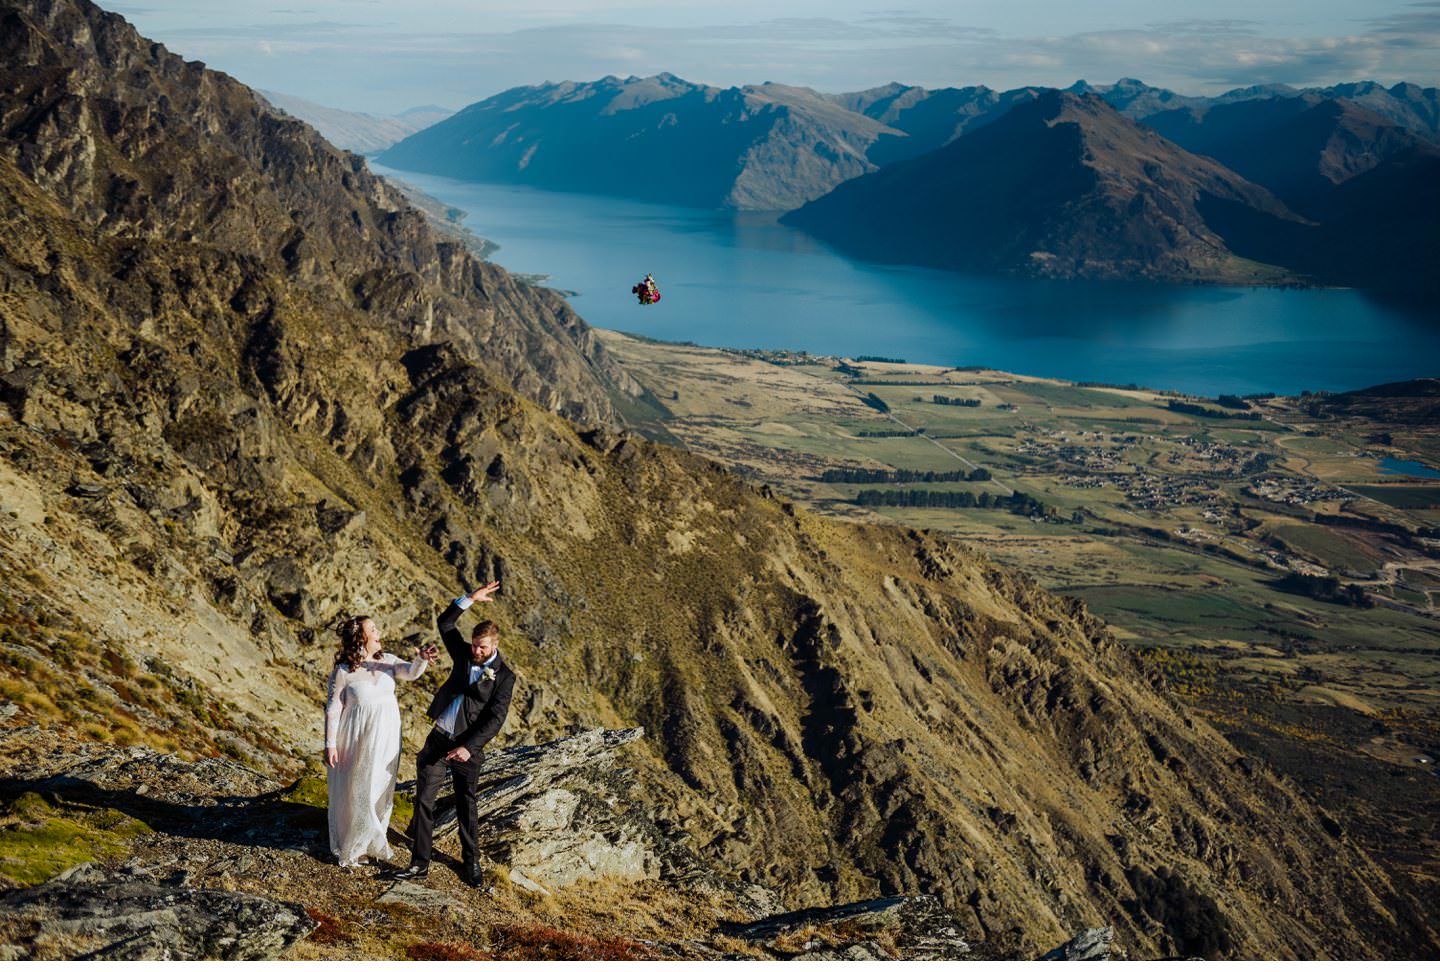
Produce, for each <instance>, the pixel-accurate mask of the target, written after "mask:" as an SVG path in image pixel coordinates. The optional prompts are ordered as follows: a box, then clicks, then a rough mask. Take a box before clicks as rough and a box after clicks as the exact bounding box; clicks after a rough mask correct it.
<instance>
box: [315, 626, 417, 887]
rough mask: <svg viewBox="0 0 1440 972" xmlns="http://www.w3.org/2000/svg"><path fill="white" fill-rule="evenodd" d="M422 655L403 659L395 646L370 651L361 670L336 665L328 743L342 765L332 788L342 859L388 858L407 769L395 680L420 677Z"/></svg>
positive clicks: (333, 825)
mask: <svg viewBox="0 0 1440 972" xmlns="http://www.w3.org/2000/svg"><path fill="white" fill-rule="evenodd" d="M425 666H426V662H425V659H423V658H417V659H415V661H413V662H402V661H401V660H400V659H398V658H396V657H395V656H394V655H391V654H388V653H386V654H383V655H381V656H380V657H379V658H372V659H367V660H366V661H364V662H363V663H361V665H360V667H359V668H357V669H355V671H353V672H352V671H350V670H349V668H347V667H346V666H344V665H336V666H335V670H334V671H333V672H331V673H330V690H329V695H328V696H327V701H326V703H325V748H326V749H331V748H333V749H335V750H336V751H337V755H338V762H337V765H335V766H332V767H329V768H328V771H327V773H326V776H327V780H328V782H329V790H330V801H329V802H330V850H331V851H332V852H333V853H334V854H335V858H336V860H338V861H339V862H340V866H341V867H354V866H355V865H356V864H358V863H359V862H360V858H362V857H368V858H370V859H371V860H372V861H388V860H389V859H390V857H391V854H392V852H391V850H390V843H389V841H387V840H386V839H385V835H386V831H388V830H389V828H390V811H391V809H392V807H393V806H394V802H395V779H396V774H397V773H398V772H399V769H400V706H399V704H398V703H397V702H396V701H395V681H396V679H401V680H403V681H412V680H414V679H417V678H419V677H420V676H421V675H422V674H423V673H424V671H425Z"/></svg>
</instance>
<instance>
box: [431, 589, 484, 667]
mask: <svg viewBox="0 0 1440 972" xmlns="http://www.w3.org/2000/svg"><path fill="white" fill-rule="evenodd" d="M498 590H500V582H499V581H493V582H491V583H489V584H482V585H480V586H479V587H477V588H475V590H473V591H471V592H470V593H469V594H461V595H460V596H459V597H457V598H456V599H455V600H453V601H451V602H450V606H449V607H447V608H446V609H445V610H444V612H442V613H441V615H440V617H439V619H438V620H436V622H435V627H436V628H438V629H439V630H440V640H441V641H443V642H445V650H446V651H448V652H450V658H451V659H452V660H453V661H454V662H455V664H456V665H457V666H460V665H468V664H469V663H470V645H469V644H468V643H467V642H466V641H465V639H464V638H462V637H460V632H459V631H457V630H456V629H455V622H456V621H459V620H460V615H462V614H464V613H465V611H466V609H467V608H469V607H470V605H472V604H474V603H475V602H476V601H493V600H495V593H496V592H497V591H498Z"/></svg>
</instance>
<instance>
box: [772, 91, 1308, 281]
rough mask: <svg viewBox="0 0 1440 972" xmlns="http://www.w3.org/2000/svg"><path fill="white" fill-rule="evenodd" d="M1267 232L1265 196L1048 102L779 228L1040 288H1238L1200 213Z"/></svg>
mask: <svg viewBox="0 0 1440 972" xmlns="http://www.w3.org/2000/svg"><path fill="white" fill-rule="evenodd" d="M1205 198H1216V199H1222V200H1225V201H1227V202H1229V203H1233V204H1234V205H1236V206H1238V207H1241V208H1242V209H1243V210H1244V211H1247V212H1254V213H1256V214H1259V215H1262V216H1264V217H1266V218H1268V219H1271V220H1277V221H1280V222H1291V221H1294V220H1295V218H1294V216H1293V214H1292V213H1290V211H1289V210H1288V209H1287V208H1286V207H1285V206H1284V204H1283V203H1281V202H1280V201H1279V200H1277V199H1276V198H1275V197H1274V196H1272V195H1271V194H1270V193H1269V192H1267V191H1266V190H1265V189H1263V188H1261V187H1259V186H1256V185H1254V184H1252V183H1249V182H1246V181H1245V180H1244V179H1242V178H1240V177H1239V176H1236V175H1235V174H1234V173H1232V172H1230V171H1229V170H1227V169H1226V168H1224V167H1223V166H1221V165H1219V164H1218V163H1216V162H1214V161H1213V160H1210V159H1206V158H1201V157H1199V156H1195V155H1191V154H1190V153H1188V152H1186V151H1184V150H1183V149H1181V148H1179V147H1178V146H1176V145H1174V144H1172V143H1171V142H1168V141H1166V140H1165V139H1163V138H1161V137H1160V136H1158V135H1156V134H1155V133H1154V132H1152V131H1150V130H1148V129H1146V128H1144V127H1142V126H1140V125H1138V124H1136V123H1134V122H1132V121H1129V120H1128V119H1125V118H1123V117H1122V116H1121V115H1120V114H1119V113H1118V112H1116V111H1115V110H1114V109H1113V108H1111V107H1110V106H1109V105H1108V104H1106V103H1105V102H1104V101H1102V100H1101V99H1099V98H1097V97H1095V96H1093V95H1085V96H1077V95H1073V94H1066V93H1061V92H1056V91H1050V92H1045V93H1043V94H1041V95H1040V96H1039V97H1038V98H1036V99H1034V100H1032V101H1030V102H1028V103H1026V104H1023V105H1021V106H1019V107H1016V108H1013V109H1011V110H1010V111H1009V112H1008V113H1006V114H1005V115H1003V116H1002V117H1001V118H1000V119H999V120H997V121H994V122H992V123H990V124H989V125H987V126H985V127H983V128H981V129H979V130H978V131H975V132H973V133H971V134H969V135H966V136H964V137H963V138H960V139H958V140H956V141H955V142H953V143H951V144H950V145H948V146H946V147H945V148H943V149H940V150H938V151H935V152H932V153H930V154H928V155H925V156H922V157H920V158H917V159H913V160H910V161H908V162H901V163H897V164H895V165H892V166H889V167H887V168H885V169H883V170H881V171H880V172H877V173H875V174H873V175H870V176H866V177H864V178H861V179H857V180H855V181H853V182H850V183H847V184H846V185H844V186H841V187H840V188H838V189H836V190H835V191H834V192H832V193H830V194H829V195H827V196H826V197H824V198H823V199H820V200H818V201H816V202H814V203H811V204H809V205H807V206H805V207H803V208H802V209H800V210H798V211H796V212H794V213H791V214H788V215H787V216H786V217H785V221H786V222H788V223H791V224H793V225H795V226H799V227H801V228H802V229H805V230H807V231H809V232H811V233H814V234H815V235H817V236H819V237H821V238H822V239H826V240H828V241H831V242H833V243H835V244H837V245H839V246H841V247H843V248H845V249H847V250H849V251H850V252H853V253H855V254H857V255H860V256H862V257H865V258H868V259H875V260H882V261H885V262H890V263H915V264H921V265H926V266H935V267H942V268H946V269H968V270H983V271H996V270H998V271H1015V272H1022V273H1031V274H1037V275H1042V276H1050V275H1054V276H1088V277H1102V278H1104V277H1109V278H1128V277H1150V278H1158V279H1192V280H1225V279H1242V278H1243V277H1244V275H1245V274H1246V273H1247V272H1248V271H1247V269H1246V268H1244V267H1243V265H1242V264H1241V262H1240V261H1238V260H1236V259H1235V256H1234V254H1233V253H1232V251H1231V249H1230V248H1229V247H1228V246H1227V243H1226V241H1225V240H1224V239H1222V237H1221V236H1220V234H1218V233H1216V232H1215V231H1214V230H1213V229H1212V228H1211V227H1209V226H1208V225H1206V223H1205V221H1204V219H1203V218H1202V217H1201V216H1200V213H1199V211H1198V209H1197V208H1196V201H1197V200H1201V199H1205Z"/></svg>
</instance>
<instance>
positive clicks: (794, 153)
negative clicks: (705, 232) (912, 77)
mask: <svg viewBox="0 0 1440 972" xmlns="http://www.w3.org/2000/svg"><path fill="white" fill-rule="evenodd" d="M887 131H888V129H886V128H885V126H884V125H882V124H880V123H879V122H876V121H874V120H873V119H871V118H867V117H866V116H864V115H860V114H857V113H855V112H851V111H847V110H845V109H843V108H841V107H840V106H838V105H836V104H834V103H833V102H831V101H829V100H827V99H826V98H824V97H823V96H821V95H818V94H816V93H815V92H813V91H810V90H809V89H806V88H793V87H788V86H785V85H775V84H766V85H758V86H749V87H744V88H724V89H722V88H713V87H708V86H705V85H698V84H691V83H690V82H688V81H684V80H682V79H680V78H677V77H675V76H674V75H670V74H661V75H658V76H656V77H653V78H633V77H632V78H625V79H620V78H615V77H607V78H602V79H601V80H599V81H595V82H591V83H585V84H577V83H574V82H565V83H562V84H546V85H539V86H535V87H526V88H514V89H512V90H510V91H506V92H503V93H501V94H498V95H496V96H495V97H493V98H488V99H486V100H485V101H481V102H478V103H476V104H473V105H471V106H469V107H468V108H465V109H464V110H462V111H461V112H459V113H458V114H456V115H455V116H454V117H452V118H450V119H448V120H446V121H444V122H442V123H440V124H438V125H435V126H433V127H431V128H429V129H427V130H425V131H423V132H420V133H418V134H416V135H412V136H411V137H410V138H407V139H406V140H405V141H403V142H401V143H400V144H398V145H396V146H394V147H393V148H391V149H390V150H389V151H387V152H385V153H384V154H383V155H382V156H381V157H380V161H382V162H384V163H385V164H386V165H392V166H395V167H397V168H401V169H410V170H414V171H419V172H431V173H435V174H437V175H444V176H450V177H452V178H457V179H470V180H475V181H482V182H484V181H495V182H516V183H522V184H525V185H532V186H538V187H541V188H545V189H561V190H568V191H572V192H590V193H600V194H610V195H619V196H630V197H634V198H641V199H647V200H651V201H655V202H664V203H672V204H676V205H684V206H697V207H707V208H712V207H729V208H735V209H754V210H780V209H793V208H794V207H795V206H798V205H800V204H801V203H803V202H805V201H806V200H807V199H812V198H814V197H815V196H817V195H819V194H821V193H823V192H824V191H826V190H827V189H829V188H830V187H831V186H834V185H838V184H839V183H841V182H843V181H845V180H846V179H849V178H852V177H853V176H857V175H860V174H861V173H863V172H867V171H869V170H870V169H872V168H874V166H873V165H871V164H870V163H869V162H868V161H867V160H866V158H865V148H866V146H868V145H869V144H870V143H872V142H873V141H875V139H876V138H877V137H879V136H880V135H881V134H883V133H886V132H887Z"/></svg>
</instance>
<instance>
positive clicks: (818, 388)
mask: <svg viewBox="0 0 1440 972" xmlns="http://www.w3.org/2000/svg"><path fill="white" fill-rule="evenodd" d="M602 337H603V340H604V343H605V345H606V347H607V348H608V349H609V350H610V351H611V352H612V353H613V354H614V355H615V356H616V357H617V358H619V359H620V360H621V361H622V362H623V363H624V365H625V367H626V368H627V369H628V370H629V371H630V372H631V373H632V374H633V375H635V376H636V377H637V378H638V379H639V380H640V381H641V382H642V384H644V385H645V386H646V388H647V389H648V390H649V391H650V392H652V394H653V396H654V397H653V401H654V402H655V403H656V405H655V407H654V408H653V409H652V410H651V411H650V412H649V413H648V414H632V415H630V416H628V417H629V418H630V419H631V420H632V421H633V422H635V423H636V424H637V425H639V426H640V427H641V428H642V429H644V430H645V432H646V434H648V435H651V436H652V437H654V438H657V439H660V440H664V441H676V442H679V443H682V444H683V445H684V446H685V447H686V448H688V449H690V450H692V451H694V452H697V453H700V454H702V455H706V456H709V457H711V458H714V459H716V460H718V461H720V462H722V463H724V464H726V465H727V466H729V467H730V468H732V469H734V470H736V471H737V472H739V473H741V474H742V475H745V476H747V477H748V478H750V479H752V480H755V481H760V482H765V483H768V484H771V485H772V486H773V487H774V488H775V489H776V491H777V492H780V493H783V494H785V495H787V496H791V497H794V498H796V499H798V500H801V501H803V502H804V503H806V504H808V505H809V506H811V507H813V508H814V509H816V510H819V511H822V512H825V513H827V514H830V515H832V516H836V517H843V518H850V519H877V518H878V519H882V520H891V521H895V522H898V523H902V524H905V525H909V526H914V527H919V528H925V529H931V530H937V531H942V532H945V533H948V534H952V535H954V536H957V537H960V538H962V539H964V540H966V541H968V542H970V543H973V544H975V545H976V546H977V547H980V548H982V549H984V551H985V552H986V553H987V554H989V555H990V556H992V557H993V558H995V559H996V560H998V561H1001V562H1003V563H1005V564H1007V565H1011V566H1014V567H1018V568H1021V569H1024V570H1026V571H1028V572H1029V573H1031V574H1032V575H1033V576H1034V577H1035V578H1036V579H1037V580H1038V581H1039V582H1040V583H1041V584H1042V585H1044V586H1046V587H1048V588H1050V589H1052V590H1054V591H1058V592H1063V593H1066V594H1071V595H1074V596H1077V597H1080V598H1082V599H1083V600H1084V601H1085V602H1086V603H1087V604H1088V605H1089V606H1090V607H1091V609H1092V610H1095V611H1096V612H1098V613H1099V614H1100V615H1101V616H1103V617H1104V618H1105V619H1106V620H1107V622H1108V623H1109V624H1110V626H1111V627H1112V629H1113V630H1114V631H1115V632H1116V634H1117V635H1119V636H1120V637H1122V638H1123V639H1124V640H1125V641H1126V642H1127V643H1128V644H1130V645H1131V646H1133V648H1134V649H1135V650H1136V651H1137V652H1140V653H1142V654H1145V655H1147V656H1149V657H1150V658H1151V660H1152V661H1155V662H1157V663H1158V664H1160V665H1161V667H1163V668H1164V669H1165V671H1166V673H1167V676H1168V682H1169V687H1170V690H1171V691H1172V692H1174V693H1176V694H1177V695H1180V696H1183V697H1184V699H1185V701H1186V702H1188V703H1189V704H1191V705H1193V706H1194V707H1195V708H1197V709H1198V710H1200V711H1201V712H1202V713H1204V714H1205V716H1206V717H1207V718H1209V719H1211V720H1212V721H1214V722H1215V723H1216V724H1217V725H1219V726H1220V727H1221V728H1222V729H1223V730H1225V731H1226V732H1227V734H1228V735H1230V737H1231V739H1232V741H1233V742H1235V743H1236V744H1237V745H1239V746H1240V748H1242V749H1243V750H1245V751H1247V752H1250V753H1252V754H1256V755H1259V756H1262V757H1264V758H1265V759H1267V760H1269V761H1270V762H1271V763H1272V764H1273V765H1274V766H1275V767H1276V768H1277V769H1279V770H1281V771H1282V772H1284V773H1286V774H1287V775H1290V776H1292V777H1294V778H1295V779H1296V780H1297V781H1298V782H1300V783H1301V785H1302V786H1303V787H1304V788H1305V789H1306V790H1307V791H1308V792H1309V793H1311V795H1312V796H1313V797H1314V798H1315V799H1317V800H1318V801H1319V802H1320V803H1321V805H1322V806H1325V807H1326V808H1327V809H1328V810H1329V812H1330V813H1332V814H1333V815H1334V816H1335V817H1336V819H1337V826H1339V827H1342V828H1344V829H1345V830H1347V831H1349V832H1351V833H1352V835H1353V836H1355V837H1356V838H1357V839H1358V840H1359V841H1360V842H1361V843H1362V844H1363V845H1365V846H1366V847H1367V849H1369V850H1370V851H1371V852H1372V853H1374V854H1375V855H1376V856H1377V858H1378V859H1380V860H1382V861H1385V862H1386V863H1387V864H1388V865H1389V867H1390V868H1392V869H1393V870H1394V871H1395V872H1396V873H1399V874H1402V875H1405V876H1406V877H1407V878H1408V879H1409V880H1410V881H1412V882H1413V883H1414V884H1415V885H1416V886H1417V887H1425V888H1428V890H1429V891H1433V890H1434V888H1433V887H1429V886H1431V885H1433V884H1434V883H1435V882H1436V880H1437V877H1440V867H1437V865H1440V815H1437V814H1436V813H1435V810H1436V808H1437V807H1440V777H1437V775H1436V772H1435V767H1436V760H1437V757H1440V648H1437V645H1440V540H1436V539H1433V537H1429V536H1422V535H1421V531H1424V530H1426V529H1427V528H1428V529H1433V528H1434V527H1436V526H1440V480H1437V479H1430V480H1425V479H1419V478H1411V477H1405V476H1397V475H1390V474H1388V473H1386V472H1384V471H1382V468H1381V465H1380V463H1381V462H1382V461H1384V460H1386V459H1389V460H1391V461H1392V462H1393V461H1410V462H1415V461H1417V460H1418V461H1419V462H1420V463H1422V464H1424V465H1426V466H1429V467H1430V468H1432V469H1433V468H1440V435H1436V434H1435V431H1434V429H1433V428H1427V427H1425V426H1422V425H1420V424H1403V423H1385V422H1380V421H1376V420H1366V419H1354V420H1349V419H1347V420H1345V421H1337V420H1335V419H1334V418H1327V417H1325V416H1324V415H1321V416H1319V417H1316V416H1313V415H1311V414H1310V412H1309V411H1308V410H1307V409H1305V408H1303V407H1302V405H1301V403H1300V402H1298V401H1297V400H1295V399H1289V398H1281V397H1274V398H1267V399H1261V400H1257V401H1255V402H1254V403H1253V411H1252V413H1251V414H1250V415H1249V416H1246V417H1235V418H1229V417H1226V418H1221V417H1217V416H1214V415H1203V414H1192V413H1186V412H1178V411H1175V410H1172V408H1171V407H1169V406H1168V405H1167V402H1168V401H1170V400H1171V399H1173V398H1174V397H1175V396H1172V395H1166V394H1162V393H1159V392H1155V391H1151V390H1146V389H1140V388H1130V387H1126V388H1120V387H1113V386H1099V385H1081V384H1076V383H1072V382H1067V381H1058V380H1050V379H1044V378H1034V377H1027V376H1022V375H1015V374H1008V373H1004V372H997V371H990V370H980V369H973V370H972V369H966V370H961V369H947V368H941V367H932V366H920V365H910V364H905V363H901V362H893V361H874V360H871V361H866V360H858V361H857V360H841V359H835V358H823V357H816V356H811V355H807V354H804V353H786V352H752V351H737V350H720V349H710V348H701V347H695V346H689V345H674V344H664V343H660V342H656V341H653V340H650V339H646V338H640V337H636V336H632V335H624V334H619V333H615V332H602ZM937 396H938V397H937ZM947 399H948V401H947ZM1202 407H1207V408H1209V409H1211V411H1223V410H1219V409H1216V408H1215V405H1214V403H1202ZM1237 414H1238V413H1237ZM1402 468H1407V469H1413V467H1402ZM977 469H983V470H984V472H982V473H976V472H975V470H977ZM861 470H863V471H865V472H859V471H861ZM827 473H828V474H829V475H828V477H827V475H826V474H827ZM927 477H928V479H927ZM867 478H869V479H871V480H872V481H869V482H865V481H860V482H853V481H852V482H844V481H834V480H837V479H852V480H864V479H867ZM881 479H885V480H888V481H875V480H881ZM827 480H829V481H827ZM952 493H956V494H965V493H968V494H970V495H969V496H964V495H960V496H957V497H954V498H950V497H949V496H947V495H945V494H952ZM862 494H864V495H862ZM1017 495H1018V496H1019V497H1020V498H1021V499H1024V500H1026V501H1025V502H1022V503H1016V502H1015V498H1016V497H1017ZM897 503H910V504H913V505H889V504H897ZM881 504H886V505H881ZM1307 578H1309V579H1313V581H1309V580H1306V579H1307ZM1325 578H1333V579H1334V581H1335V583H1334V584H1333V586H1332V587H1329V588H1326V587H1323V586H1322V584H1323V582H1324V579H1325ZM1307 584H1313V586H1308V587H1307V586H1306V585H1307ZM1352 585H1353V586H1352ZM1324 598H1328V599H1324ZM1362 603H1363V604H1368V605H1369V606H1360V605H1361V604H1362ZM1419 897H1420V898H1421V899H1422V900H1423V899H1425V898H1426V897H1428V898H1429V899H1430V900H1440V896H1437V895H1435V894H1433V893H1428V892H1427V893H1422V894H1420V895H1419ZM1436 917H1440V916H1436Z"/></svg>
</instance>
